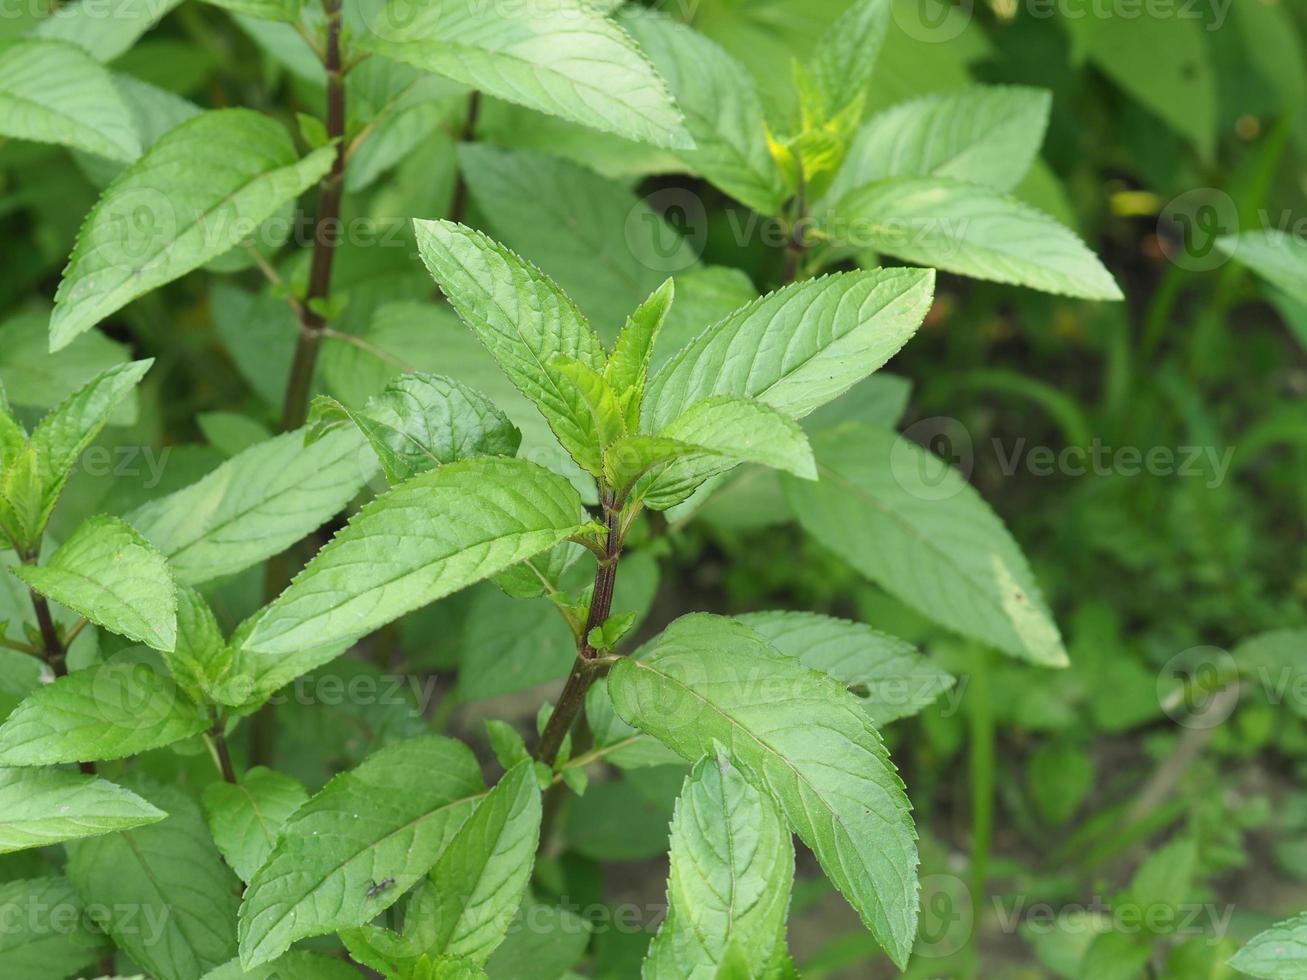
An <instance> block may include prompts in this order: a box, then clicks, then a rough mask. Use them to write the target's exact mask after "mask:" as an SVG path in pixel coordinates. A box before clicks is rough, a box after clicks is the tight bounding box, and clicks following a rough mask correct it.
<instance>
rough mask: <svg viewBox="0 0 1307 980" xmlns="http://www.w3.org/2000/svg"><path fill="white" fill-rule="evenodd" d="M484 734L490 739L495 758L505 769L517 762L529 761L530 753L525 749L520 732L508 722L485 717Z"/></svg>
mask: <svg viewBox="0 0 1307 980" xmlns="http://www.w3.org/2000/svg"><path fill="white" fill-rule="evenodd" d="M486 735H487V736H488V737H489V739H490V748H491V750H492V751H493V752H494V753H495V758H496V759H497V760H499V764H500V765H501V766H503V767H504V769H505V770H508V769H512V768H513V767H514V766H515V765H517V764H518V763H519V762H529V761H531V753H530V752H528V751H527V748H526V741H525V739H523V738H522V733H521V732H519V731H518V730H517V729H516V728H514V727H513V726H512V725H510V724H509V723H508V722H506V721H500V720H499V719H498V718H487V719H486Z"/></svg>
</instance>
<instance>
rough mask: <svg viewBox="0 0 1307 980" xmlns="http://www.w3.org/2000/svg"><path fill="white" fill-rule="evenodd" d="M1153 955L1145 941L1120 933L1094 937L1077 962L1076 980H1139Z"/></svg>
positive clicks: (1150, 947)
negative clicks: (1082, 957)
mask: <svg viewBox="0 0 1307 980" xmlns="http://www.w3.org/2000/svg"><path fill="white" fill-rule="evenodd" d="M1152 955H1153V944H1152V943H1151V942H1149V941H1148V940H1147V938H1141V937H1140V936H1139V935H1137V934H1127V933H1124V932H1105V933H1103V934H1102V935H1101V936H1096V937H1095V938H1094V941H1093V942H1092V943H1090V944H1089V949H1087V950H1085V957H1084V959H1082V960H1081V961H1080V980H1141V978H1142V977H1144V976H1145V973H1144V968H1145V967H1146V966H1147V965H1148V961H1149V960H1150V959H1151V958H1152Z"/></svg>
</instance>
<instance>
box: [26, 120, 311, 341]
mask: <svg viewBox="0 0 1307 980" xmlns="http://www.w3.org/2000/svg"><path fill="white" fill-rule="evenodd" d="M334 153H335V151H334V149H332V148H330V147H324V148H322V149H321V150H317V151H315V152H313V153H311V154H309V155H308V156H306V157H305V158H304V159H302V160H297V159H296V157H295V147H294V145H293V144H292V143H291V139H290V136H289V135H288V134H287V133H286V131H285V130H284V129H282V127H281V125H280V124H279V123H277V122H275V121H274V120H273V119H271V118H269V117H267V116H264V115H262V114H261V113H257V112H254V111H252V110H248V109H220V110H216V111H213V112H206V113H204V114H203V115H200V116H196V117H195V118H194V119H191V120H189V121H187V122H184V123H182V124H181V125H180V126H178V127H176V128H175V129H172V130H170V131H169V132H167V133H165V134H164V135H163V136H162V137H161V138H160V139H159V141H158V142H157V143H155V144H154V146H153V147H151V148H150V150H149V152H148V153H146V154H145V156H143V157H142V158H141V159H140V160H138V161H137V162H136V163H134V164H132V166H130V167H129V168H128V169H127V170H126V171H125V172H124V173H123V174H122V176H121V177H119V178H118V179H117V180H116V181H114V182H113V184H112V185H110V187H109V188H108V190H106V191H105V192H104V195H103V196H102V197H101V198H100V200H99V201H98V202H97V203H96V205H95V207H94V209H92V211H91V213H90V214H89V215H88V216H87V218H86V221H85V223H83V225H82V229H81V231H80V232H79V233H78V236H77V245H76V247H75V248H74V249H73V254H72V257H71V258H70V259H69V260H68V267H67V268H66V269H65V270H64V276H63V280H62V281H61V282H60V283H59V290H58V292H57V293H56V294H55V309H54V314H53V315H52V316H51V318H50V349H51V350H59V349H60V348H62V347H65V346H67V345H68V344H69V343H70V342H71V341H72V340H73V338H74V337H76V336H77V335H78V334H80V333H82V332H83V331H85V330H89V329H90V328H91V327H93V326H95V325H96V324H97V323H99V322H100V321H101V320H103V319H105V317H108V316H110V315H112V314H113V313H115V312H117V311H118V310H120V309H122V307H124V306H126V305H127V304H128V303H129V302H131V301H132V300H134V299H136V297H138V296H141V295H143V294H145V293H148V292H149V291H150V290H152V289H156V288H157V287H159V286H162V285H164V284H165V283H168V282H171V281H172V280H174V279H177V278H179V277H180V276H183V275H185V274H186V273H188V272H190V271H191V270H193V269H196V268H198V267H199V266H201V265H203V264H204V263H205V262H207V261H209V260H210V259H214V258H217V257H218V256H220V255H222V254H223V253H224V252H226V251H227V250H228V249H231V248H233V247H234V246H236V245H238V244H240V242H241V241H242V240H243V239H244V238H245V237H246V236H247V235H249V234H250V233H251V232H252V231H253V230H254V229H255V228H256V227H257V226H258V225H259V224H260V223H261V222H262V221H264V220H265V219H266V218H268V217H270V216H271V215H272V214H273V213H274V212H275V211H276V210H277V209H278V208H279V207H281V206H282V205H283V204H285V203H286V202H287V201H290V200H292V199H294V198H295V197H298V196H299V195H300V194H301V193H302V192H303V191H305V190H307V189H308V188H309V187H311V186H312V185H313V184H314V183H315V182H316V181H317V180H318V179H319V178H320V177H322V176H323V175H324V174H325V173H326V172H327V170H328V168H329V167H330V166H331V161H332V158H333V156H334Z"/></svg>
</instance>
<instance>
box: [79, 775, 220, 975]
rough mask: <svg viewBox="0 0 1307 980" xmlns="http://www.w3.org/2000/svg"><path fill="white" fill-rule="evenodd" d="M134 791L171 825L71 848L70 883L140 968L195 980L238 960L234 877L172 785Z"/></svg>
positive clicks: (137, 786)
mask: <svg viewBox="0 0 1307 980" xmlns="http://www.w3.org/2000/svg"><path fill="white" fill-rule="evenodd" d="M133 789H135V790H136V791H137V792H138V793H140V794H141V795H142V796H144V797H145V798H146V799H148V800H149V801H150V802H151V803H153V804H154V805H156V806H158V807H159V808H160V809H162V810H164V811H166V812H167V813H168V819H166V820H163V821H161V822H160V823H156V824H151V825H150V826H148V827H138V828H136V829H134V830H126V831H122V832H121V833H117V834H112V835H110V836H108V837H95V838H92V839H91V840H84V841H76V842H74V843H72V844H69V845H68V877H69V879H70V880H71V881H72V883H73V885H74V887H75V888H76V889H77V893H78V894H79V895H80V896H81V897H82V900H83V901H84V902H85V903H86V905H87V906H88V907H97V908H100V909H103V910H104V914H105V918H104V920H103V921H101V922H100V923H99V924H100V925H101V926H102V928H103V929H104V931H105V932H107V933H108V934H109V936H110V937H111V938H112V939H113V941H114V942H115V943H116V944H117V945H118V947H119V948H120V949H121V950H122V951H123V952H124V953H126V954H127V955H128V956H130V957H131V958H132V960H134V961H135V963H136V965H137V966H139V967H141V968H142V969H143V970H145V971H146V972H147V973H148V974H149V975H151V976H158V977H169V978H170V980H171V978H175V980H198V978H199V977H201V976H203V975H204V973H205V972H206V971H208V970H211V969H213V968H214V967H216V966H219V965H221V964H223V963H226V962H227V961H228V960H230V959H231V958H232V957H233V956H234V955H235V954H236V905H237V899H236V888H237V882H236V878H235V876H234V875H233V874H232V873H231V871H230V870H229V869H228V868H227V867H226V865H224V864H223V863H222V858H221V857H220V856H219V855H218V851H217V849H216V848H215V847H214V846H213V842H212V841H211V840H209V832H208V830H207V829H206V828H205V826H204V818H203V817H202V816H201V815H200V808H199V807H198V806H196V804H195V803H194V802H193V801H192V800H191V799H190V797H188V796H187V795H186V794H185V793H183V792H182V791H181V790H179V789H176V788H175V787H172V786H154V785H143V784H140V783H134V784H133Z"/></svg>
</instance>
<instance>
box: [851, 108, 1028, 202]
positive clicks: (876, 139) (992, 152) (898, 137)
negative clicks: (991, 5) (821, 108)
mask: <svg viewBox="0 0 1307 980" xmlns="http://www.w3.org/2000/svg"><path fill="white" fill-rule="evenodd" d="M1052 102H1053V99H1052V96H1051V94H1050V93H1049V92H1047V91H1045V90H1043V89H1037V88H1026V87H1024V86H1020V85H993V86H980V85H977V86H975V87H973V88H966V89H962V90H961V91H957V92H945V93H941V94H938V95H927V96H924V97H922V98H919V99H913V100H912V101H910V102H904V103H901V104H899V105H896V106H894V107H892V108H890V109H887V110H885V111H884V112H882V113H880V114H879V115H876V116H873V117H872V118H871V119H869V120H867V122H865V123H863V125H862V128H861V129H859V130H858V135H857V136H856V137H855V138H854V140H853V143H852V145H851V146H850V147H849V151H848V154H847V156H846V157H845V158H844V165H843V166H842V167H841V168H840V171H839V173H838V174H837V175H836V177H835V181H834V183H832V184H831V187H830V190H829V191H828V192H827V199H828V200H830V201H835V200H837V199H838V198H839V197H840V196H842V195H843V194H845V193H846V192H848V191H851V190H854V189H855V188H858V187H861V186H862V185H863V184H869V183H871V182H872V181H876V180H883V179H885V178H886V177H950V178H952V179H954V180H962V181H969V182H971V183H973V184H984V185H986V186H987V187H993V188H996V189H997V190H1000V191H1011V190H1013V189H1015V188H1016V186H1017V185H1018V184H1020V183H1021V180H1022V178H1024V177H1025V175H1026V171H1028V170H1029V169H1030V166H1031V164H1032V163H1034V161H1035V157H1036V156H1037V155H1038V153H1039V146H1040V144H1041V143H1042V142H1043V139H1044V131H1045V130H1046V129H1047V128H1048V114H1049V110H1050V108H1051V106H1052Z"/></svg>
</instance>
